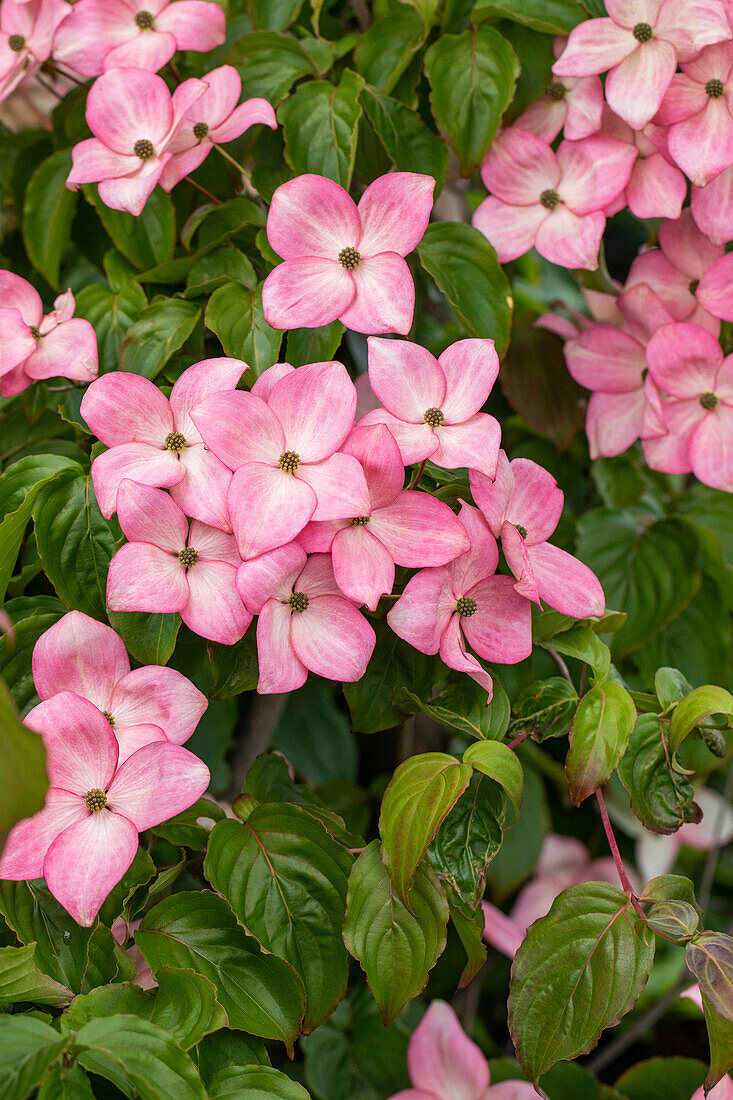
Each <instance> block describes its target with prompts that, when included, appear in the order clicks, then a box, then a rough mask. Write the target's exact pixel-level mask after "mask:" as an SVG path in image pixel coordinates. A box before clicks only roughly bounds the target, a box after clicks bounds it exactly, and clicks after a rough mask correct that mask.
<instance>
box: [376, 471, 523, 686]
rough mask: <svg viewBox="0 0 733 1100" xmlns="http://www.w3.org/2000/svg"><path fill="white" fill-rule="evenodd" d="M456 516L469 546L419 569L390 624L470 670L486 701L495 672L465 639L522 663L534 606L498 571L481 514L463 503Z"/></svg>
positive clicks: (499, 658)
mask: <svg viewBox="0 0 733 1100" xmlns="http://www.w3.org/2000/svg"><path fill="white" fill-rule="evenodd" d="M487 480H488V478H487ZM458 518H459V519H460V521H461V523H462V525H463V527H464V528H465V531H466V534H467V535H468V537H469V539H470V542H471V549H470V550H468V551H467V552H466V553H465V554H462V555H461V556H460V557H459V558H456V559H455V560H454V561H452V562H449V563H448V565H443V566H439V567H438V568H434V569H421V570H420V572H419V573H416V574H415V576H414V577H412V578H411V579H410V580H409V581H408V582H407V585H406V586H405V590H404V592H403V594H402V595H401V596H400V598H399V600H397V602H396V604H395V605H394V607H393V608H392V610H391V611H390V613H389V615H388V616H387V622H388V623H389V625H390V626H391V627H392V629H393V630H394V632H395V634H398V635H399V636H400V638H404V639H405V641H406V642H409V643H410V645H412V646H414V647H415V649H419V650H420V652H421V653H428V654H432V653H438V652H440V656H441V659H442V661H443V662H444V664H446V665H448V667H449V668H454V669H455V670H456V671H457V672H466V673H468V675H469V676H470V677H471V678H472V679H473V680H475V681H476V683H477V684H480V685H481V687H483V688H485V689H486V691H487V693H488V699H487V703H488V702H489V701H490V700H491V696H492V693H493V682H492V679H491V676H490V675H489V673H488V672H487V671H486V669H485V668H484V667H483V666H482V665H481V664H479V662H478V661H477V660H476V658H475V657H474V656H473V655H472V654H471V653H469V652H467V650H466V642H468V644H469V645H470V646H471V648H472V649H474V650H475V651H476V653H478V655H479V657H483V658H484V659H485V660H487V661H496V662H498V663H499V664H505V665H513V664H516V663H517V662H518V661H523V660H524V659H525V658H526V657H528V656H529V654H530V653H531V651H532V631H531V611H530V604H529V601H528V600H526V599H524V597H523V596H521V595H519V594H518V593H517V591H516V590H515V589H516V586H515V584H514V581H513V579H512V578H511V577H503V576H495V575H494V574H495V573H496V567H497V565H498V564H499V550H498V548H497V545H496V539H495V538H494V536H493V535H492V534H491V532H490V531H489V528H488V525H487V523H486V520H485V519H484V517H483V516H482V515H481V513H480V512H479V511H478V510H477V509H476V508H472V507H471V505H469V504H465V503H463V504H461V511H460V514H459V517H458Z"/></svg>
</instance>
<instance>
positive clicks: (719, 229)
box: [690, 167, 733, 244]
mask: <svg viewBox="0 0 733 1100" xmlns="http://www.w3.org/2000/svg"><path fill="white" fill-rule="evenodd" d="M690 210H691V211H692V216H693V218H694V219H695V225H696V226H697V228H698V229H699V230H700V232H701V233H704V234H705V235H706V236H707V237H709V238H710V240H711V241H712V242H713V244H726V242H727V241H729V240H731V238H733V167H732V168H726V170H725V172H721V173H720V175H719V176H716V177H715V179H714V180H711V181H710V183H708V184H706V185H705V187H696V186H695V184H694V183H693V185H692V188H691V191H690Z"/></svg>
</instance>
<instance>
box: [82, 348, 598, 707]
mask: <svg viewBox="0 0 733 1100" xmlns="http://www.w3.org/2000/svg"><path fill="white" fill-rule="evenodd" d="M247 369H248V368H247V366H246V364H245V363H243V362H241V361H239V360H235V359H210V360H204V361H203V362H201V363H196V364H194V365H193V366H192V367H189V368H188V370H186V371H184V373H183V374H182V375H181V376H180V378H179V379H178V381H177V382H176V383H175V385H174V386H173V389H172V391H171V395H170V399H167V398H166V397H164V396H163V394H162V393H161V392H160V390H158V388H157V387H156V386H155V385H154V384H153V383H152V382H149V381H148V380H147V379H144V378H141V377H139V376H138V375H134V374H127V373H122V372H113V373H110V374H106V375H104V376H103V377H101V378H99V379H97V381H95V382H94V383H92V385H91V386H90V387H89V389H88V390H87V393H86V394H85V396H84V399H83V401H82V405H81V412H82V415H83V417H84V419H85V420H86V422H87V424H88V425H89V427H90V428H91V430H92V431H93V432H94V433H95V434H96V435H97V437H98V438H99V439H100V440H101V441H102V443H104V444H105V445H106V446H107V447H108V448H109V449H108V450H107V451H105V452H104V453H102V454H101V455H99V456H98V457H97V458H96V459H95V461H94V463H93V466H92V479H93V483H94V488H95V492H96V495H97V499H98V501H99V504H100V507H101V509H102V511H103V513H104V514H105V515H106V516H111V515H112V514H113V512H115V511H116V512H117V516H118V520H119V523H120V526H121V527H122V530H123V533H124V534H125V537H126V538H127V540H128V541H127V543H126V544H125V545H124V546H122V547H121V549H120V550H119V551H118V552H117V554H116V555H115V556H114V558H113V560H112V562H111V564H110V569H109V575H108V581H107V602H108V605H109V607H110V608H111V609H112V610H113V611H146V612H161V613H171V612H178V613H180V615H181V617H182V619H183V621H184V622H185V623H186V624H187V625H188V626H189V627H190V628H191V629H192V630H194V631H195V632H196V633H198V634H199V635H201V636H202V637H205V638H208V639H210V640H212V641H216V642H220V643H223V644H226V645H232V644H234V643H235V642H237V641H239V640H240V639H241V638H242V637H243V635H244V633H245V632H246V630H247V628H248V627H249V624H250V622H251V621H252V618H253V617H254V616H258V619H257V647H258V653H259V664H260V677H259V685H258V690H259V691H260V692H285V691H289V690H292V689H294V688H297V687H299V686H300V685H301V684H302V683H303V682H304V681H305V679H306V676H307V674H308V671H311V672H314V673H316V674H317V675H320V676H325V677H328V678H330V679H335V680H341V681H347V682H348V681H353V680H358V679H359V678H360V677H361V676H362V675H363V673H364V671H365V669H366V665H367V663H368V661H369V658H370V656H371V653H372V650H373V648H374V644H375V634H374V631H373V629H372V627H371V625H370V624H369V622H368V621H367V619H366V618H365V617H364V615H363V614H362V613H361V612H360V611H359V610H358V608H359V606H361V605H366V606H367V608H369V609H370V610H372V611H373V610H375V609H376V607H377V604H378V603H379V600H380V599H381V597H382V596H384V595H389V594H390V593H391V592H392V588H393V586H394V582H395V568H396V566H400V567H402V568H417V569H419V570H420V572H418V573H417V574H416V575H415V576H413V577H412V579H411V580H409V581H408V584H407V587H406V588H405V590H404V593H403V595H402V596H401V597H400V598H399V599H398V600H397V602H396V603H395V605H394V607H393V608H392V610H391V611H390V613H389V616H388V621H389V623H390V625H391V626H392V628H393V629H394V630H395V632H396V633H398V634H399V635H400V636H401V637H403V638H405V639H406V640H407V641H409V642H410V643H411V644H413V645H414V646H415V647H416V648H418V649H420V650H422V651H423V652H425V653H429V654H433V653H437V652H439V651H440V653H441V656H442V658H443V660H444V661H445V662H446V664H448V665H449V666H450V667H452V668H455V669H458V670H459V671H465V672H467V673H468V674H469V675H471V676H473V677H474V679H476V680H477V682H478V683H480V684H481V685H482V686H483V687H485V689H486V691H487V694H488V697H489V698H490V696H491V690H492V682H491V677H490V675H489V673H488V672H487V671H486V669H485V668H484V667H483V665H481V664H480V662H479V660H478V659H477V657H476V656H474V655H473V653H471V652H468V650H467V648H466V643H468V645H470V646H471V647H472V649H473V651H474V652H475V654H477V655H478V657H481V658H483V659H484V660H488V661H496V662H503V663H514V662H516V661H521V660H523V659H524V658H526V657H528V656H529V654H530V652H531V647H532V638H531V622H530V607H531V601H535V602H537V603H539V602H540V600H546V601H548V602H550V603H551V604H553V605H554V606H555V607H557V608H558V609H559V610H561V611H564V612H566V613H567V614H570V615H574V616H577V617H580V618H582V617H585V616H597V615H601V614H603V611H604V598H603V592H602V590H601V587H600V585H599V583H598V581H597V580H596V578H595V577H594V576H593V574H592V573H591V572H590V570H588V569H587V568H586V567H585V566H584V565H582V563H580V562H578V561H576V559H574V558H572V557H571V556H570V555H569V554H567V553H565V552H564V551H562V550H560V549H559V548H557V547H553V546H550V545H549V544H548V543H547V541H546V540H547V538H548V537H549V535H550V534H551V533H552V531H553V530H554V528H555V525H556V523H557V521H558V518H559V515H560V512H561V511H562V503H563V495H562V493H561V491H560V490H559V489H558V488H557V485H556V484H555V481H554V479H553V478H552V477H551V476H550V475H549V474H548V473H547V472H546V471H544V470H542V469H541V468H540V467H539V466H536V464H535V463H532V462H528V461H526V460H521V459H520V460H516V461H515V462H514V463H509V462H508V460H507V459H506V457H505V455H504V454H503V452H501V453H500V451H499V443H500V430H499V425H498V424H497V422H496V421H495V420H494V418H493V417H491V416H489V415H488V414H487V413H484V412H481V408H482V406H483V405H484V403H485V402H486V399H487V398H488V396H489V393H490V391H491V388H492V386H493V384H494V381H495V379H496V376H497V373H498V369H499V362H498V358H497V355H496V352H495V350H494V346H493V341H491V340H463V341H459V342H458V343H457V344H454V345H452V346H451V347H449V348H448V349H447V350H446V351H445V352H444V353H443V354H442V355H441V357H440V359H439V360H436V359H434V358H433V356H432V355H430V353H429V352H427V351H426V350H425V349H424V348H421V347H419V346H417V345H415V344H412V343H410V342H408V341H395V340H388V339H383V338H377V337H371V338H370V340H369V380H370V383H371V387H372V390H373V393H374V395H375V398H374V400H375V402H376V400H377V399H380V400H381V402H382V405H381V406H380V407H378V408H373V409H372V411H370V412H369V413H367V414H366V415H365V416H363V417H362V419H361V420H360V421H359V423H358V424H355V413H356V406H357V391H356V387H355V386H354V384H353V382H352V381H351V379H350V378H349V376H348V373H347V371H346V368H345V367H344V366H343V365H342V364H340V363H337V362H324V363H311V364H308V365H306V366H303V367H300V368H298V369H297V370H296V369H295V368H293V367H292V366H290V365H288V364H286V363H278V364H275V365H274V366H272V367H270V368H269V369H268V370H266V371H265V372H264V373H263V374H262V375H261V376H260V377H259V378H258V379H257V380H256V381H255V383H254V384H253V385H252V387H251V389H250V390H249V391H247V390H243V389H238V388H237V385H238V382H239V380H240V378H241V376H242V375H243V374H244V372H246V370H247ZM428 458H432V461H433V462H434V463H435V464H437V465H438V466H442V467H443V468H445V469H457V468H461V467H468V468H469V469H470V471H471V481H472V491H473V493H474V498H475V500H476V503H477V504H478V506H479V507H478V508H474V507H472V506H470V505H468V504H463V505H462V507H461V513H460V516H458V517H457V516H456V515H455V514H454V513H453V512H452V511H451V509H450V508H449V507H448V505H447V504H445V503H443V502H442V501H439V500H437V499H435V497H433V496H431V495H429V494H428V493H424V492H421V491H419V490H417V489H416V488H414V487H408V488H405V487H404V485H405V466H406V465H411V464H413V463H418V462H422V463H423V466H424V463H425V461H426V460H427V459H428ZM421 473H422V468H421V469H420V471H419V473H418V474H417V475H415V478H414V479H413V483H412V484H414V485H416V484H417V481H418V480H419V476H420V474H421ZM494 478H496V480H495V481H494V480H493V479H494ZM166 488H167V489H169V490H170V493H166V492H164V491H163V490H164V489H166ZM498 537H501V538H502V540H503V544H504V548H505V554H506V556H507V561H508V562H509V566H510V569H511V571H512V572H513V574H514V577H510V576H498V575H496V569H497V566H498V563H499V552H498V546H497V541H496V540H497V538H498ZM510 545H511V549H509V547H510Z"/></svg>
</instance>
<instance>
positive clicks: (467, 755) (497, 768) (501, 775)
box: [463, 741, 524, 814]
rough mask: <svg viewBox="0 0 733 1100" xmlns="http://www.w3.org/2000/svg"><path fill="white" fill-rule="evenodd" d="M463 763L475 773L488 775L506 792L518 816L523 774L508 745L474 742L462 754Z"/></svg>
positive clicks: (496, 742)
mask: <svg viewBox="0 0 733 1100" xmlns="http://www.w3.org/2000/svg"><path fill="white" fill-rule="evenodd" d="M463 763H464V764H470V765H471V766H472V767H473V768H475V769H476V771H480V772H483V774H484V775H488V777H489V779H493V780H494V781H495V782H496V783H498V784H499V786H500V787H501V788H502V789H503V790H504V791H506V793H507V795H508V796H509V801H510V802H511V804H512V806H513V807H514V812H515V814H519V811H520V808H521V806H522V793H523V791H524V773H523V772H522V765H521V764H520V763H519V760H518V759H517V755H516V753H515V752H513V751H512V750H511V749H510V748H509V746H508V745H503V744H502V743H501V742H500V741H484V742H476V743H475V744H473V745H469V746H468V748H467V749H466V751H465V752H464V754H463Z"/></svg>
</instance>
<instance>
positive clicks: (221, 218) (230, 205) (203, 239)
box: [182, 199, 267, 258]
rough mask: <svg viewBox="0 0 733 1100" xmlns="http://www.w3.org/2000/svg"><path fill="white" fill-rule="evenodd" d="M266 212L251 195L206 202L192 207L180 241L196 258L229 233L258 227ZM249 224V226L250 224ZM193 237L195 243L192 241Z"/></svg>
mask: <svg viewBox="0 0 733 1100" xmlns="http://www.w3.org/2000/svg"><path fill="white" fill-rule="evenodd" d="M266 221H267V216H266V214H265V213H264V211H263V210H262V208H261V207H259V206H257V205H255V203H253V202H252V200H251V199H229V201H228V202H223V203H222V204H221V206H213V205H212V204H211V203H208V204H206V205H204V206H200V207H199V208H198V210H195V211H194V212H193V214H192V215H191V217H190V218H189V219H188V221H187V222H186V224H185V226H184V227H183V230H182V239H183V244H184V245H185V247H186V248H194V247H195V250H196V253H197V255H198V257H199V258H200V257H201V256H203V255H204V254H205V253H207V252H210V251H211V250H212V249H214V248H219V247H220V246H221V245H223V244H225V243H226V242H227V241H228V240H229V239H230V238H231V237H233V236H235V235H237V236H238V239H239V236H241V235H242V231H243V230H247V231H248V235H249V236H250V237H251V234H252V232H253V231H255V230H256V229H257V228H262V227H263V226H264V225H265V223H266ZM250 227H251V228H250ZM194 238H195V245H194V244H193V243H192V242H193V240H194Z"/></svg>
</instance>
